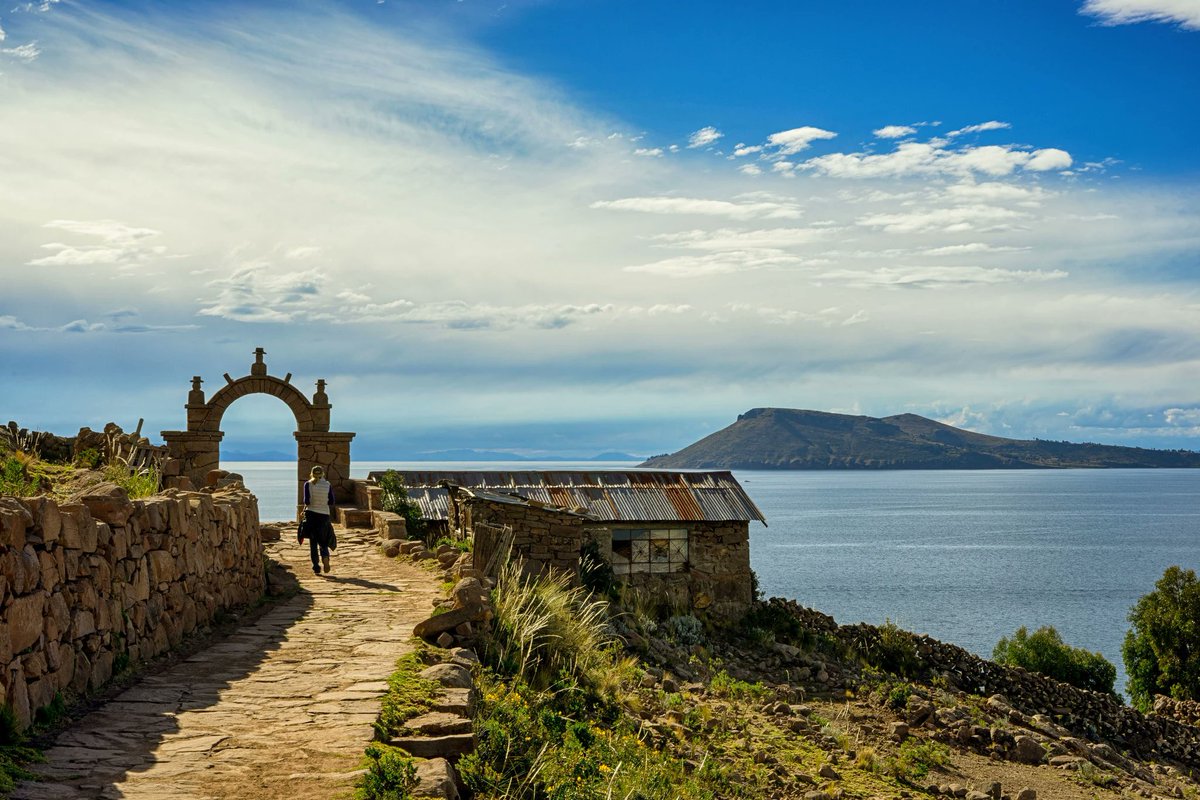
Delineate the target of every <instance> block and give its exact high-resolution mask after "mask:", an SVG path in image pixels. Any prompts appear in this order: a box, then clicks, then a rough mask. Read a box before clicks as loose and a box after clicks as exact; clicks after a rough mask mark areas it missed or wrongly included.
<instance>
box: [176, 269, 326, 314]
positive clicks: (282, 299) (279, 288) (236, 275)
mask: <svg viewBox="0 0 1200 800" xmlns="http://www.w3.org/2000/svg"><path fill="white" fill-rule="evenodd" d="M325 282H326V277H325V276H324V275H323V274H321V273H320V272H318V271H317V270H315V269H310V270H305V271H304V272H285V273H273V272H271V271H270V269H269V267H268V266H266V265H262V264H251V265H249V266H245V267H240V268H238V269H236V270H234V272H233V273H231V274H230V275H229V276H228V277H226V278H218V279H217V280H214V281H210V282H209V283H208V286H209V287H212V288H215V289H216V290H217V295H216V297H213V298H209V299H207V300H201V307H200V310H199V311H197V312H196V313H197V314H199V315H201V316H206V317H223V318H224V319H229V320H234V321H236V322H293V321H297V320H299V321H303V319H304V318H303V317H302V316H301V315H302V314H304V313H306V312H311V311H312V309H313V308H314V307H315V306H316V304H317V295H318V294H319V293H320V290H321V285H322V284H324V283H325Z"/></svg>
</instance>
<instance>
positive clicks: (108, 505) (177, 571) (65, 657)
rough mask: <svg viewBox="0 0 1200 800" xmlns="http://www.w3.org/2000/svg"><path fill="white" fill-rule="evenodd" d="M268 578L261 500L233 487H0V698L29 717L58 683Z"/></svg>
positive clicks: (131, 651)
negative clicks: (35, 492)
mask: <svg viewBox="0 0 1200 800" xmlns="http://www.w3.org/2000/svg"><path fill="white" fill-rule="evenodd" d="M264 588H265V571H264V562H263V551H262V543H261V541H260V539H259V531H258V501H257V500H256V499H255V497H254V496H253V495H252V494H250V493H249V492H248V491H246V490H245V489H243V488H241V487H226V488H223V489H220V490H217V491H215V492H212V493H209V492H180V491H177V490H168V491H166V492H164V493H162V494H160V495H157V496H155V497H152V498H148V499H145V500H132V501H131V500H130V499H129V498H128V497H127V496H126V495H125V493H124V491H123V490H121V489H119V488H117V487H115V486H111V487H108V488H106V490H104V491H102V492H101V493H99V494H95V495H92V496H88V497H84V498H82V500H81V501H80V502H79V503H63V504H59V503H57V502H55V501H54V500H51V499H49V498H44V497H38V498H12V497H0V698H3V700H4V702H5V703H7V704H8V705H9V706H10V707H11V708H12V709H13V711H14V712H15V713H16V715H17V718H18V719H19V720H20V721H21V723H22V724H23V725H28V724H29V722H30V721H31V720H32V718H33V715H34V714H35V713H36V711H37V709H39V708H42V707H44V706H46V705H48V704H49V703H50V702H51V701H52V700H53V699H54V696H55V694H56V693H57V692H60V691H61V692H63V693H64V694H65V695H70V694H76V695H77V694H81V693H84V692H87V691H94V690H96V689H98V688H100V687H101V686H103V685H104V684H105V683H107V682H108V681H109V680H110V679H111V678H112V676H113V673H114V670H119V669H120V668H121V667H123V666H125V665H128V664H136V663H137V662H138V661H140V660H143V659H148V658H151V657H153V656H156V655H159V654H160V653H163V652H164V651H166V650H168V649H170V648H171V647H174V646H176V645H178V644H179V643H180V642H181V641H182V640H183V637H184V636H185V635H187V634H188V633H189V632H191V631H193V630H195V629H196V628H197V627H198V626H200V625H203V624H205V623H207V622H209V621H211V620H212V619H213V617H214V616H215V615H216V614H217V612H218V611H221V610H224V609H229V608H233V607H236V606H240V605H244V604H247V603H250V602H253V601H254V600H255V599H257V598H258V597H260V596H261V595H262V593H263V591H264Z"/></svg>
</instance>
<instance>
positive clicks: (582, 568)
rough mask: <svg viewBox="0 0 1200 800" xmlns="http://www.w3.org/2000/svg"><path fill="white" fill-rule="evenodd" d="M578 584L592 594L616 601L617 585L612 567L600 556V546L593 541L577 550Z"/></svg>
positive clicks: (585, 543) (590, 540)
mask: <svg viewBox="0 0 1200 800" xmlns="http://www.w3.org/2000/svg"><path fill="white" fill-rule="evenodd" d="M579 582H580V583H582V584H583V588H585V589H587V590H588V591H589V592H591V593H592V594H598V595H601V596H604V597H610V598H613V599H616V596H617V583H616V578H615V577H614V576H613V571H612V565H611V564H609V563H608V561H606V560H605V559H604V556H603V555H601V554H600V545H599V544H598V543H597V542H596V541H595V540H593V539H589V540H588V541H586V542H584V543H583V546H582V547H580V548H579Z"/></svg>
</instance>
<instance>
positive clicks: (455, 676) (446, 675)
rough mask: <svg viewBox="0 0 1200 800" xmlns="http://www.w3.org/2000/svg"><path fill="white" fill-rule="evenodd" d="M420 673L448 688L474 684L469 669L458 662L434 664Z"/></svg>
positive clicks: (461, 687)
mask: <svg viewBox="0 0 1200 800" xmlns="http://www.w3.org/2000/svg"><path fill="white" fill-rule="evenodd" d="M420 675H421V677H422V678H425V679H427V680H431V681H433V682H434V683H437V684H440V685H442V686H445V687H446V688H449V689H470V688H471V687H472V686H473V685H474V684H473V682H472V681H471V673H470V671H469V670H467V668H466V667H462V666H459V665H458V664H434V665H433V666H432V667H426V668H425V669H423V670H421V672H420ZM414 755H416V754H415V753H414Z"/></svg>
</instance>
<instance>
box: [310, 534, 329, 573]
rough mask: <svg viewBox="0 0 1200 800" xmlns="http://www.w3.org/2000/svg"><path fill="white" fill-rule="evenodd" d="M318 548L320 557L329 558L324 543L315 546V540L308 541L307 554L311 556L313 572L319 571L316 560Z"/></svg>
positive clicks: (319, 567) (319, 564) (318, 562)
mask: <svg viewBox="0 0 1200 800" xmlns="http://www.w3.org/2000/svg"><path fill="white" fill-rule="evenodd" d="M318 548H320V550H321V556H323V557H324V558H329V547H328V546H326V545H325V543H324V542H322V543H321V544H317V540H316V539H309V540H308V553H309V555H311V556H312V562H313V572H320V571H321V562H320V561H318V560H317V549H318Z"/></svg>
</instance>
